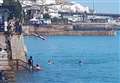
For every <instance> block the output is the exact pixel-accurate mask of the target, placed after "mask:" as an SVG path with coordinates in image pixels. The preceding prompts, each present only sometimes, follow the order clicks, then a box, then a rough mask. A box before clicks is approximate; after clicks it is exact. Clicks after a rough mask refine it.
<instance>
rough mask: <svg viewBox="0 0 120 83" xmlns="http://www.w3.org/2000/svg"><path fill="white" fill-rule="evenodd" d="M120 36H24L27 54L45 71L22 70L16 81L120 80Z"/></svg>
mask: <svg viewBox="0 0 120 83" xmlns="http://www.w3.org/2000/svg"><path fill="white" fill-rule="evenodd" d="M119 36H120V33H118V35H116V36H49V37H48V38H47V40H45V41H43V40H41V39H39V38H36V37H25V43H26V45H27V47H28V55H29V56H33V60H34V64H39V65H41V66H42V67H43V71H40V72H19V73H17V83H120V62H119V60H120V51H119V48H120V47H119V46H120V40H119V38H120V37H119ZM48 60H52V61H53V62H54V64H48ZM79 61H81V62H82V63H79Z"/></svg>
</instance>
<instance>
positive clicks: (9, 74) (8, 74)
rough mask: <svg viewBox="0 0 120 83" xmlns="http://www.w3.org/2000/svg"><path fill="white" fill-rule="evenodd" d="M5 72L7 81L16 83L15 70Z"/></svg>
mask: <svg viewBox="0 0 120 83" xmlns="http://www.w3.org/2000/svg"><path fill="white" fill-rule="evenodd" d="M4 74H5V78H6V81H7V83H16V76H15V72H14V71H13V70H9V71H5V72H4Z"/></svg>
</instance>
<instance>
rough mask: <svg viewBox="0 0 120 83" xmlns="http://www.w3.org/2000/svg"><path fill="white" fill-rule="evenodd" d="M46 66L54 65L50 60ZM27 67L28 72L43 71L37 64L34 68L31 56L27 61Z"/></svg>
mask: <svg viewBox="0 0 120 83" xmlns="http://www.w3.org/2000/svg"><path fill="white" fill-rule="evenodd" d="M48 64H49V65H50V64H54V62H53V61H52V60H48ZM28 65H29V69H30V70H33V71H40V70H43V69H42V68H41V67H40V66H39V64H36V65H35V66H34V64H33V58H32V56H30V58H29V59H28Z"/></svg>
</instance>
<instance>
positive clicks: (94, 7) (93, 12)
mask: <svg viewBox="0 0 120 83" xmlns="http://www.w3.org/2000/svg"><path fill="white" fill-rule="evenodd" d="M94 12H95V0H93V13H94Z"/></svg>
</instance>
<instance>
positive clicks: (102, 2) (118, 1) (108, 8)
mask: <svg viewBox="0 0 120 83" xmlns="http://www.w3.org/2000/svg"><path fill="white" fill-rule="evenodd" d="M68 1H72V2H73V1H74V2H78V3H80V4H82V5H84V6H88V7H89V8H93V1H94V8H95V10H96V12H100V13H119V14H120V0H68Z"/></svg>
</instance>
